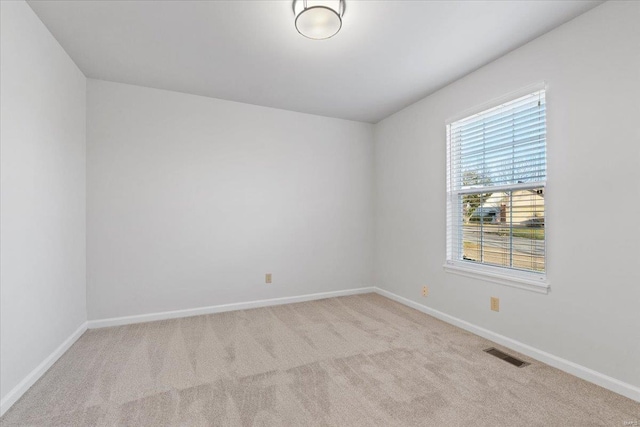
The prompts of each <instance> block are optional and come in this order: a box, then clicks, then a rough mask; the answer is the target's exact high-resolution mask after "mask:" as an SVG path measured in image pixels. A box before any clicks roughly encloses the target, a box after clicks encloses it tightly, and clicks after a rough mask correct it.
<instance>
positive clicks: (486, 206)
mask: <svg viewBox="0 0 640 427" xmlns="http://www.w3.org/2000/svg"><path fill="white" fill-rule="evenodd" d="M545 109H546V102H545V91H544V90H540V91H537V92H534V93H531V94H529V95H526V96H523V97H520V98H518V99H515V100H513V101H510V102H506V103H504V104H502V105H499V106H497V107H495V108H491V109H488V110H485V111H482V112H480V113H478V114H474V115H472V116H469V117H467V118H464V119H462V120H458V121H456V122H453V123H451V124H450V125H448V126H447V142H448V150H447V195H448V199H447V260H448V261H450V262H451V261H456V262H457V261H461V262H470V263H477V264H486V265H491V266H497V267H504V268H510V269H515V270H525V271H530V272H537V273H544V271H545V233H544V231H545V228H544V212H545V211H544V209H545V205H544V200H545V194H544V193H545V189H544V187H545V180H546V171H547V168H546V166H547V162H546V114H545Z"/></svg>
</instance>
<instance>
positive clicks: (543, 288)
mask: <svg viewBox="0 0 640 427" xmlns="http://www.w3.org/2000/svg"><path fill="white" fill-rule="evenodd" d="M541 90H544V91H545V98H547V96H548V94H549V91H548V88H547V85H546V82H539V83H535V84H531V85H528V86H525V87H522V88H520V89H518V90H516V91H513V92H510V93H508V94H505V95H503V96H500V97H498V98H495V99H493V100H491V101H489V102H486V103H483V104H481V105H478V106H476V107H474V108H471V109H468V110H465V111H463V112H461V113H459V114H456V115H455V116H453V117H451V118H449V119H447V120H446V121H445V140H446V153H447V156H446V162H447V166H446V172H445V173H446V188H445V197H446V209H447V212H446V226H445V231H446V242H445V247H446V251H445V263H444V265H443V268H444V270H445V271H446V272H447V273H453V274H457V275H460V276H464V277H470V278H475V279H480V280H483V281H488V282H492V283H497V284H500V285H506V286H511V287H515V288H519V289H525V290H528V291H533V292H538V293H543V294H547V293H548V292H549V290H550V284H549V281H548V277H547V272H548V256H547V255H548V253H547V248H548V245H547V235H548V208H547V203H546V201H545V207H544V209H545V213H544V217H545V224H544V227H545V240H544V245H545V250H544V258H545V271H544V272H540V273H538V272H533V271H527V270H521V269H517V268H510V267H501V266H492V265H490V264H482V263H478V262H471V261H464V260H458V259H455V256H454V253H457V251H455V250H454V248H452V247H451V244H452V240H453V239H452V233H454V232H455V231H454V230H453V227H455V226H456V224H457V222H454V221H453V220H452V218H449V212H451V213H452V215H454V212H453V209H455V208H454V206H452V205H451V204H452V203H453V201H452V200H453V196H454V195H455V197H457V196H458V195H459V194H460V193H465V192H469V191H468V190H455V191H453V190H451V173H452V171H451V165H450V163H449V162H450V161H451V158H450V156H451V139H450V135H449V129H450V125H451V124H452V123H454V122H457V121H459V120H462V119H465V118H467V117H469V116H473V115H475V114H478V113H482V112H484V111H486V110H490V109H492V108H495V107H498V106H500V105H501V104H505V103H508V102H510V101H514V100H516V99H518V98H520V97H523V96H526V95H528V94H532V93H535V92H537V91H541ZM546 120H547V132H546V133H545V138H546V148H548V146H549V144H548V142H549V136H548V115H547V117H546ZM546 152H547V157H548V150H547V151H546ZM547 163H548V161H547ZM548 181H549V174H548V168H547V173H546V177H545V180H544V181H536V182H528V183H524V184H508V185H505V186H497V187H502V188H503V189H504V188H507V187H508V188H511V189H517V188H518V187H523V188H544V191H545V194H548ZM458 225H459V224H458Z"/></svg>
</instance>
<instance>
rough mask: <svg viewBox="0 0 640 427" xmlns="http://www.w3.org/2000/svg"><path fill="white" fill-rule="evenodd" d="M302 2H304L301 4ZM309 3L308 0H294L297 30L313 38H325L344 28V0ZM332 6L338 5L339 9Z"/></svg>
mask: <svg viewBox="0 0 640 427" xmlns="http://www.w3.org/2000/svg"><path fill="white" fill-rule="evenodd" d="M300 3H302V4H301V5H300ZM307 3H308V2H307V0H302V1H299V0H294V1H293V13H294V15H295V16H296V21H295V24H296V30H298V32H299V33H300V34H302V35H303V36H305V37H307V38H310V39H313V40H323V39H328V38H330V37H333V36H335V35H336V34H337V33H338V31H340V28H342V16H344V0H334V1H313V2H309V3H312V4H307ZM296 6H297V7H296ZM300 6H302V7H300ZM331 6H337V10H336V9H333V8H332V7H331Z"/></svg>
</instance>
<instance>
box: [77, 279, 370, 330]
mask: <svg viewBox="0 0 640 427" xmlns="http://www.w3.org/2000/svg"><path fill="white" fill-rule="evenodd" d="M370 292H374V288H373V287H367V288H356V289H346V290H343V291H333V292H321V293H317V294H307V295H299V296H295V297H283V298H271V299H264V300H258V301H248V302H238V303H233V304H222V305H212V306H209V307H199V308H188V309H185V310H174V311H163V312H159V313H149V314H139V315H135V316H124V317H113V318H110V319H99V320H89V322H88V323H89V329H97V328H106V327H109V326H121V325H131V324H134V323H144V322H153V321H156V320H166V319H176V318H180V317H191V316H199V315H202V314H213V313H222V312H225V311H235V310H247V309H250V308H259V307H269V306H273V305H281V304H291V303H295V302H304V301H313V300H318V299H324V298H333V297H342V296H346V295H356V294H366V293H370Z"/></svg>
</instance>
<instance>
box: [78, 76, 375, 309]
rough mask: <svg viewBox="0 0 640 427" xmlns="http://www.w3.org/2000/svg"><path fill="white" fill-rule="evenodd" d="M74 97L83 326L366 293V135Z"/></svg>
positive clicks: (108, 93)
mask: <svg viewBox="0 0 640 427" xmlns="http://www.w3.org/2000/svg"><path fill="white" fill-rule="evenodd" d="M87 93H88V95H87V162H88V165H87V170H88V174H87V187H88V199H87V287H88V290H87V292H88V294H87V297H88V312H89V319H105V318H112V317H120V316H128V315H137V314H146V313H154V312H162V311H168V310H180V309H187V308H195V307H205V306H211V305H218V304H227V303H234V302H245V301H252V300H260V299H267V298H276V297H285V296H297V295H304V294H309V293H316V292H325V291H335V290H344V289H351V288H358V287H363V286H371V272H372V270H373V267H372V258H373V213H372V212H373V200H372V193H373V185H372V181H373V170H372V167H373V144H372V140H373V134H372V131H373V127H372V125H369V124H364V123H358V122H350V121H345V120H337V119H330V118H325V117H319V116H312V115H307V114H300V113H293V112H289V111H283V110H277V109H271V108H265V107H258V106H253V105H247V104H240V103H234V102H229V101H222V100H217V99H211V98H204V97H198V96H193V95H186V94H181V93H176V92H169V91H162V90H156V89H148V88H142V87H138V86H130V85H124V84H118V83H109V82H104V81H97V80H91V79H90V80H88V88H87ZM265 273H273V283H272V284H269V285H267V284H265V283H264V274H265Z"/></svg>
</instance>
